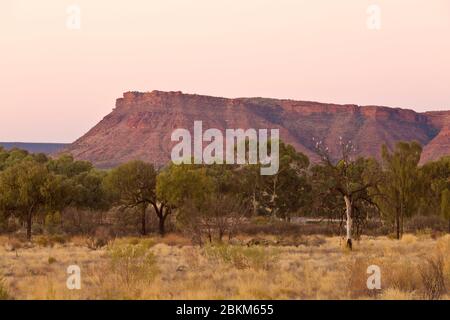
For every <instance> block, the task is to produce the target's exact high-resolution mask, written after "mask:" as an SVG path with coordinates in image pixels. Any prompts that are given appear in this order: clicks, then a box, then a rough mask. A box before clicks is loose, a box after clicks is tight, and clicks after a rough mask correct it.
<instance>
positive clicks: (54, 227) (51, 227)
mask: <svg viewBox="0 0 450 320" xmlns="http://www.w3.org/2000/svg"><path fill="white" fill-rule="evenodd" d="M45 231H46V232H47V233H48V234H56V233H60V232H61V213H59V212H58V211H56V212H50V213H48V214H47V215H46V216H45Z"/></svg>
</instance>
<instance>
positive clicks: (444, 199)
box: [441, 189, 450, 233]
mask: <svg viewBox="0 0 450 320" xmlns="http://www.w3.org/2000/svg"><path fill="white" fill-rule="evenodd" d="M441 214H442V216H443V217H444V219H447V220H448V233H450V190H449V189H445V190H444V191H442V194H441Z"/></svg>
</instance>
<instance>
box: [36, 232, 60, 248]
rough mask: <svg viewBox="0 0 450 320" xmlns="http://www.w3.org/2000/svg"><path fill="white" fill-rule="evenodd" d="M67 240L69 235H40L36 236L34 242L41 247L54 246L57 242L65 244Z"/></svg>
mask: <svg viewBox="0 0 450 320" xmlns="http://www.w3.org/2000/svg"><path fill="white" fill-rule="evenodd" d="M67 240H68V239H67V236H65V235H61V234H54V235H40V236H37V237H35V238H34V242H35V243H36V244H37V245H39V246H41V247H53V246H54V245H55V244H64V243H66V242H67Z"/></svg>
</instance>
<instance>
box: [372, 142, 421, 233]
mask: <svg viewBox="0 0 450 320" xmlns="http://www.w3.org/2000/svg"><path fill="white" fill-rule="evenodd" d="M421 153H422V147H421V146H420V144H419V143H417V142H411V143H408V142H398V143H397V145H396V147H395V149H394V151H393V152H390V151H389V150H388V148H387V146H386V145H383V147H382V158H383V166H384V169H385V172H384V180H383V183H381V184H380V186H379V190H380V194H381V195H380V196H379V197H378V201H377V202H378V204H379V206H380V208H381V211H382V213H383V214H384V215H386V216H388V217H389V218H391V219H393V220H394V225H395V229H396V237H397V239H400V238H401V237H402V235H403V222H404V218H405V216H412V215H413V214H414V213H415V212H416V211H417V208H418V204H419V199H420V188H421V185H420V183H421V181H420V179H419V177H420V176H419V168H418V164H419V161H420V156H421Z"/></svg>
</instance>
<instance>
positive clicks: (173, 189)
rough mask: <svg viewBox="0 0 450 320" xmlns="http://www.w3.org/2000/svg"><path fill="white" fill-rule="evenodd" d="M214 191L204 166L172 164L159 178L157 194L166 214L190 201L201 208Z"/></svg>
mask: <svg viewBox="0 0 450 320" xmlns="http://www.w3.org/2000/svg"><path fill="white" fill-rule="evenodd" d="M214 190H215V187H214V183H213V180H212V178H211V177H209V176H208V175H207V169H206V168H204V167H202V166H196V165H189V164H180V165H175V164H170V165H169V166H168V167H167V168H166V169H165V170H163V171H162V172H161V173H160V174H159V175H158V178H157V185H156V194H157V196H158V199H160V202H161V203H162V204H164V207H166V214H169V213H170V212H172V211H173V210H174V209H179V208H181V207H182V206H183V205H184V204H185V202H186V201H187V200H188V199H189V201H190V202H192V203H193V204H194V205H195V206H196V207H200V206H201V205H204V204H205V202H206V199H207V196H208V194H210V193H212V192H214ZM164 219H165V217H164Z"/></svg>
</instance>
